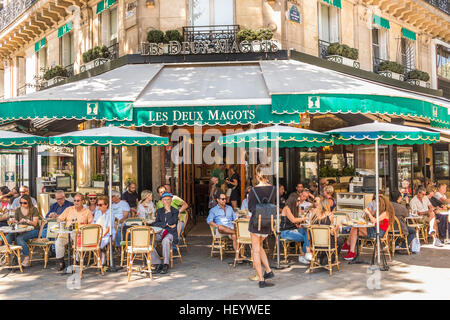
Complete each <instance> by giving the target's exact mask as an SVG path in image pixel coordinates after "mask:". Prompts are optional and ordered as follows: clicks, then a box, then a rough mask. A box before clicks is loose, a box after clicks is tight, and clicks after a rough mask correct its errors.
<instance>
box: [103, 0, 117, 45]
mask: <svg viewBox="0 0 450 320" xmlns="http://www.w3.org/2000/svg"><path fill="white" fill-rule="evenodd" d="M99 21H100V32H99V36H100V43H101V44H102V45H105V46H107V47H109V46H111V45H113V44H115V43H117V38H118V31H117V30H118V28H117V6H116V7H115V8H112V9H111V8H110V9H108V10H104V11H102V13H100V15H99Z"/></svg>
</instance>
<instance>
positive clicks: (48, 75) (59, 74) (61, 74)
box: [44, 66, 67, 86]
mask: <svg viewBox="0 0 450 320" xmlns="http://www.w3.org/2000/svg"><path fill="white" fill-rule="evenodd" d="M66 78H67V70H66V69H65V68H64V67H62V66H54V67H53V68H51V69H48V70H47V71H46V72H45V73H44V80H46V81H47V86H52V85H54V84H56V83H58V82H60V81H62V80H64V79H66Z"/></svg>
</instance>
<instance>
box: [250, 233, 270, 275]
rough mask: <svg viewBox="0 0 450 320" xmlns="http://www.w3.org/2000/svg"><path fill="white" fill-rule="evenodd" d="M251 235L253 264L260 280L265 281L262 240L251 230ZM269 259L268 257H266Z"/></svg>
mask: <svg viewBox="0 0 450 320" xmlns="http://www.w3.org/2000/svg"><path fill="white" fill-rule="evenodd" d="M250 237H251V239H252V253H253V266H254V267H255V270H256V274H257V275H258V278H259V281H264V276H263V272H262V267H261V248H260V246H261V242H260V241H261V240H260V237H259V236H257V235H256V234H253V233H251V232H250ZM266 259H267V257H266Z"/></svg>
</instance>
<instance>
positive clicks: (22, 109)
mask: <svg viewBox="0 0 450 320" xmlns="http://www.w3.org/2000/svg"><path fill="white" fill-rule="evenodd" d="M131 110H132V103H131V102H129V101H84V100H24V101H5V102H2V103H0V119H2V120H4V121H12V120H31V119H77V120H93V119H95V120H118V121H120V120H129V121H130V120H131V119H132V118H131Z"/></svg>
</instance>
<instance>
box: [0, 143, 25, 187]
mask: <svg viewBox="0 0 450 320" xmlns="http://www.w3.org/2000/svg"><path fill="white" fill-rule="evenodd" d="M29 152H30V151H29V150H28V149H18V150H6V149H3V150H1V152H0V185H1V186H7V187H8V188H9V189H11V188H13V187H15V186H20V185H27V186H29V184H30V181H29V176H28V174H29V159H30V157H29Z"/></svg>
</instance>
